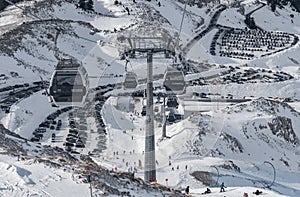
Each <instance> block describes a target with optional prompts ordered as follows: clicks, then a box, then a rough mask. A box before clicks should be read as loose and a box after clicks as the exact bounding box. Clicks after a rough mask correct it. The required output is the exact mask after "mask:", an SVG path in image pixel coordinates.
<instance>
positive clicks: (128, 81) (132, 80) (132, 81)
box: [123, 72, 138, 89]
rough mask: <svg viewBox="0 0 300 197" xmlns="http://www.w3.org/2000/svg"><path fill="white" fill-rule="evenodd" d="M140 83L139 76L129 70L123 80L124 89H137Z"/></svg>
mask: <svg viewBox="0 0 300 197" xmlns="http://www.w3.org/2000/svg"><path fill="white" fill-rule="evenodd" d="M137 85H138V82H137V76H136V74H135V73H134V72H127V73H126V75H125V79H124V82H123V87H124V89H135V88H136V87H137Z"/></svg>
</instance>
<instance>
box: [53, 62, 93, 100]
mask: <svg viewBox="0 0 300 197" xmlns="http://www.w3.org/2000/svg"><path fill="white" fill-rule="evenodd" d="M88 88H89V81H88V76H87V72H86V70H85V68H84V67H83V66H82V64H81V63H79V62H77V61H76V60H74V59H63V60H60V61H59V62H58V64H57V66H56V68H55V71H54V73H53V75H52V77H51V80H50V88H49V94H50V96H51V97H52V100H53V101H54V102H55V104H56V105H58V106H66V105H68V106H81V105H83V102H84V101H85V98H86V95H87V92H88Z"/></svg>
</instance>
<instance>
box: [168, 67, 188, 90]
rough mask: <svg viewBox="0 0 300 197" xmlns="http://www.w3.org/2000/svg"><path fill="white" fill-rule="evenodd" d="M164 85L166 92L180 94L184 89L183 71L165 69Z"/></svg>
mask: <svg viewBox="0 0 300 197" xmlns="http://www.w3.org/2000/svg"><path fill="white" fill-rule="evenodd" d="M164 87H165V88H166V91H167V92H172V93H175V94H182V93H183V92H184V90H185V81H184V74H183V72H182V71H178V70H173V71H170V70H167V71H166V73H165V76H164Z"/></svg>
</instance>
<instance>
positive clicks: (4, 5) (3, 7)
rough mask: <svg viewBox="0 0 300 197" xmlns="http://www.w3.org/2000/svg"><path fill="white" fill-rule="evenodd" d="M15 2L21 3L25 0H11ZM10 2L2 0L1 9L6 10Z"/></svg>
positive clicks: (0, 2)
mask: <svg viewBox="0 0 300 197" xmlns="http://www.w3.org/2000/svg"><path fill="white" fill-rule="evenodd" d="M10 1H11V2H13V3H19V2H21V1H25V0H10ZM9 5H10V4H9V3H8V2H6V1H4V0H1V1H0V11H2V10H4V9H5V8H6V7H7V6H9Z"/></svg>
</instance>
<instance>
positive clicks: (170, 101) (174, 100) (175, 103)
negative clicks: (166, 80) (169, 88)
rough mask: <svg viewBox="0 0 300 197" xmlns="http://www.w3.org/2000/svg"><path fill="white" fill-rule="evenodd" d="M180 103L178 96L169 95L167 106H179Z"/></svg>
mask: <svg viewBox="0 0 300 197" xmlns="http://www.w3.org/2000/svg"><path fill="white" fill-rule="evenodd" d="M178 105H179V103H178V100H177V97H176V96H171V97H168V100H167V106H168V107H172V108H177V107H178Z"/></svg>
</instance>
